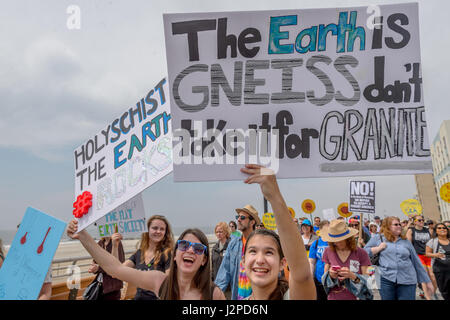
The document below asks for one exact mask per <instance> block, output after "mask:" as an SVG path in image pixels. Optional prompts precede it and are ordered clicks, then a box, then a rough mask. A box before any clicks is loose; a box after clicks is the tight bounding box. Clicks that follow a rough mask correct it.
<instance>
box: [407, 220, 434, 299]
mask: <svg viewBox="0 0 450 320" xmlns="http://www.w3.org/2000/svg"><path fill="white" fill-rule="evenodd" d="M424 225H425V220H424V218H423V216H416V217H414V226H413V227H411V228H409V229H408V231H407V232H406V238H407V239H408V240H409V241H411V243H412V245H413V247H414V249H415V250H416V253H417V255H418V256H419V259H420V261H421V262H422V265H423V267H424V268H425V270H426V271H427V273H428V276H429V277H430V279H431V281H432V283H433V286H434V288H433V290H432V295H433V294H434V293H435V292H436V288H437V284H436V279H435V277H434V274H433V271H432V270H431V259H430V258H428V257H427V256H426V255H425V246H426V244H427V242H428V241H430V239H431V236H432V232H431V231H430V229H428V228H427V227H425V226H424ZM422 290H423V289H422ZM424 294H425V298H426V299H427V300H431V295H428V294H427V292H426V291H425V290H424Z"/></svg>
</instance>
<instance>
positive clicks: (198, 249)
mask: <svg viewBox="0 0 450 320" xmlns="http://www.w3.org/2000/svg"><path fill="white" fill-rule="evenodd" d="M189 247H192V249H193V250H194V253H195V254H196V255H202V254H204V253H205V252H206V246H205V245H204V244H203V243H197V242H190V241H188V240H178V241H177V249H179V250H180V251H187V250H188V249H189Z"/></svg>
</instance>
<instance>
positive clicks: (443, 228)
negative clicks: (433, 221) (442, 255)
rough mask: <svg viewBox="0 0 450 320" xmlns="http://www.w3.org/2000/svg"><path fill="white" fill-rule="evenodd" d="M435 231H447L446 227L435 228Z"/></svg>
mask: <svg viewBox="0 0 450 320" xmlns="http://www.w3.org/2000/svg"><path fill="white" fill-rule="evenodd" d="M436 229H437V230H448V228H447V227H437V228H436Z"/></svg>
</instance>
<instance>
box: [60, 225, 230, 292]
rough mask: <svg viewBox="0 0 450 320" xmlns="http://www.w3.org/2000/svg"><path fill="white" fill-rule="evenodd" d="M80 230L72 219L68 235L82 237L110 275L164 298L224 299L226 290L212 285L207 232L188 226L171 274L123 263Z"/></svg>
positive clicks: (183, 234) (181, 238)
mask: <svg viewBox="0 0 450 320" xmlns="http://www.w3.org/2000/svg"><path fill="white" fill-rule="evenodd" d="M77 230H78V221H77V220H75V219H74V220H72V221H71V222H70V223H69V226H68V228H67V235H68V236H69V237H70V238H72V239H78V240H80V242H81V244H82V245H83V247H84V248H85V249H86V250H87V251H88V252H89V254H90V255H91V256H92V257H93V258H94V259H95V260H96V261H97V263H98V264H99V265H100V266H101V267H102V268H103V269H104V270H105V271H106V272H107V273H108V274H110V275H111V276H113V277H114V278H117V279H120V280H122V281H127V282H128V283H131V284H133V285H135V286H136V287H140V288H143V289H146V290H150V291H153V292H155V293H156V292H157V293H158V297H159V298H160V299H163V300H224V299H225V296H224V294H223V292H222V291H221V290H220V289H219V288H217V287H215V286H214V285H213V282H212V281H211V270H210V262H209V260H210V259H209V245H208V239H207V237H206V236H205V234H204V233H203V232H202V231H200V230H198V229H187V230H185V231H184V232H183V233H182V234H181V235H180V237H179V240H178V241H177V242H176V245H175V249H174V253H173V256H172V259H171V263H170V269H169V270H170V271H169V274H166V273H164V272H161V271H159V270H149V271H143V270H137V269H132V268H129V267H127V266H124V265H123V264H121V263H120V262H119V260H117V259H116V258H115V257H114V256H113V255H111V254H109V253H108V252H106V251H105V250H103V249H102V248H100V247H99V246H98V245H97V244H96V242H95V241H94V239H92V237H91V236H90V235H89V234H88V233H87V232H86V231H85V230H82V231H80V232H78V233H76V232H77Z"/></svg>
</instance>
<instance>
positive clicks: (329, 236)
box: [320, 220, 359, 242]
mask: <svg viewBox="0 0 450 320" xmlns="http://www.w3.org/2000/svg"><path fill="white" fill-rule="evenodd" d="M358 233H359V231H358V230H356V229H353V228H349V227H348V226H347V224H346V223H345V221H344V220H333V221H331V223H330V225H329V226H328V227H324V228H323V230H322V231H321V232H320V236H321V237H322V239H323V241H327V242H339V241H342V240H345V239H348V238H350V237H353V236H355V235H357V234H358Z"/></svg>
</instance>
